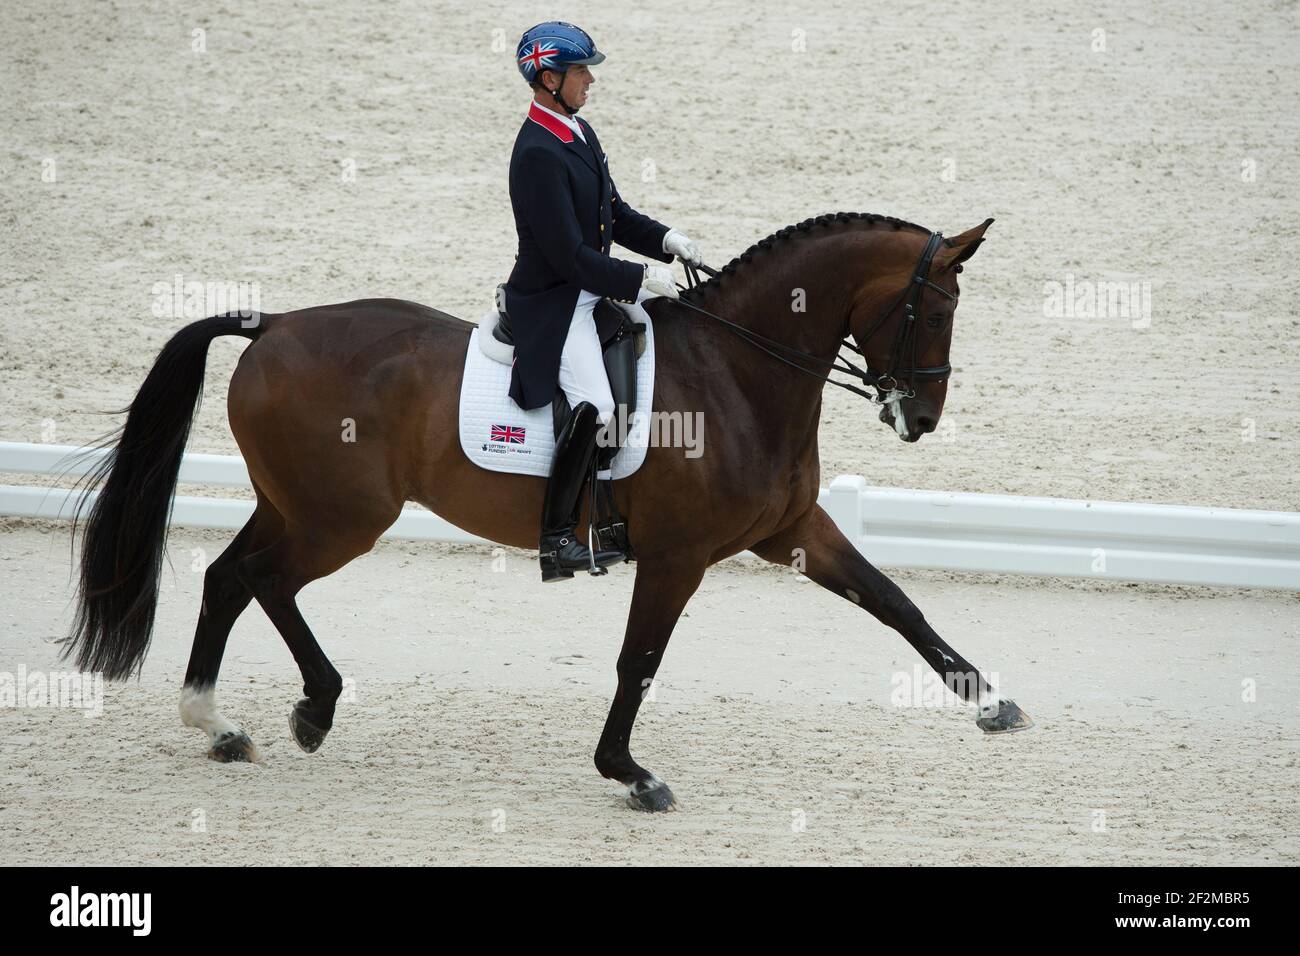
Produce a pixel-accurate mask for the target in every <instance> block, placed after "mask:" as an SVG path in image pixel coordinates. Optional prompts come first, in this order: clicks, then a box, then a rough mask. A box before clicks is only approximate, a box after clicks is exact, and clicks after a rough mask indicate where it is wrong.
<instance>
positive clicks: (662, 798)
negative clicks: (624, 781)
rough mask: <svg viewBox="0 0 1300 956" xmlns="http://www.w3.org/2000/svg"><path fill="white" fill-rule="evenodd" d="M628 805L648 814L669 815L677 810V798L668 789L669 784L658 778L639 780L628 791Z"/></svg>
mask: <svg viewBox="0 0 1300 956" xmlns="http://www.w3.org/2000/svg"><path fill="white" fill-rule="evenodd" d="M627 805H628V806H629V807H631V808H632V809H633V810H644V811H645V812H646V813H667V812H668V811H669V810H676V809H677V798H676V797H674V796H673V792H672V791H671V790H669V789H668V784H666V783H664V782H663V781H662V780H660V779H659V778H658V777H651V778H650V779H649V780H638V781H637V782H636V783H634V784H632V786H630V787H629V788H628V791H627Z"/></svg>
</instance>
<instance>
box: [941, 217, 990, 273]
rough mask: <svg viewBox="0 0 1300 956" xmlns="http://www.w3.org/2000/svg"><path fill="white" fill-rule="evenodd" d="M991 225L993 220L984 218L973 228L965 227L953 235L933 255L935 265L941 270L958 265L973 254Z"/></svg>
mask: <svg viewBox="0 0 1300 956" xmlns="http://www.w3.org/2000/svg"><path fill="white" fill-rule="evenodd" d="M991 225H993V220H992V219H985V220H984V221H983V222H982V223H980V224H979V225H978V226H976V227H975V228H974V229H967V230H966V231H965V232H963V233H962V234H961V235H960V236H953V237H952V238H951V239H949V240H948V242H947V243H945V244H944V246H943V248H942V249H940V250H939V252H938V253H937V254H936V255H935V257H934V262H935V265H936V266H938V267H939V270H940V271H941V272H942V271H946V270H948V269H951V268H952V267H953V266H956V265H960V264H961V263H963V262H965V261H966V260H967V259H969V258H970V257H971V256H973V255H975V250H976V249H978V248H979V247H980V244H981V243H982V242H983V241H984V232H985V230H987V229H988V227H989V226H991ZM949 243H950V244H949Z"/></svg>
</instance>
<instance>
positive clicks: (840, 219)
mask: <svg viewBox="0 0 1300 956" xmlns="http://www.w3.org/2000/svg"><path fill="white" fill-rule="evenodd" d="M848 222H864V223H866V224H867V225H870V226H874V225H881V224H883V225H887V226H893V227H894V228H895V229H917V230H919V231H921V232H929V231H930V230H929V229H926V228H925V227H924V226H918V225H917V224H916V223H914V222H907V221H905V220H903V219H895V218H894V217H893V216H881V215H877V214H876V213H871V212H828V213H825V214H823V215H820V216H814V217H813V218H811V219H805V220H804V221H803V222H799V223H795V224H794V225H792V226H785V227H783V228H781V229H778V230H777V231H776V232H774V233H772V234H771V235H770V236H766V237H764V238H762V239H760V240H758V242H756V243H754V244H753V245H752V246H750V247H749V248H748V249H746V250H745V251H744V252H742V253H741V254H740V255H738V256H736V258H734V259H732V260H731V261H730V262H728V263H727V264H726V265H725V266H723V267H722V268H721V269H720V270H718V274H717V275H716V276H714V277H712V278H710V279H708V280H707V281H705V282H701V283H700V284H699V285H697V286H695V287H694V288H692V289H690V290H689V291H687V292H683V293H682V296H683V297H684V298H687V299H696V298H698V297H699V296H700V295H702V294H703V293H705V292H707V291H709V290H710V289H714V288H716V287H717V286H718V283H719V282H720V281H721V280H722V277H723V276H729V275H735V274H736V272H737V271H738V270H739V267H740V266H741V265H742V264H747V263H749V262H751V261H752V260H753V258H754V254H755V253H756V252H758V251H760V250H768V249H771V248H773V247H774V246H777V245H779V244H784V243H786V242H788V241H790V240H791V239H792V238H794V237H796V236H799V235H805V234H808V233H811V232H812V231H813V230H814V229H816V228H817V227H818V226H833V225H835V224H837V223H848ZM945 242H946V240H945Z"/></svg>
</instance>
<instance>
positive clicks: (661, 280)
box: [641, 266, 677, 299]
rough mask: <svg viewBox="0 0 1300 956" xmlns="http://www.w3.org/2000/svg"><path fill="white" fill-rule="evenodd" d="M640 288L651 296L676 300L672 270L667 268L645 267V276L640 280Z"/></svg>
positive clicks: (675, 287)
mask: <svg viewBox="0 0 1300 956" xmlns="http://www.w3.org/2000/svg"><path fill="white" fill-rule="evenodd" d="M641 288H643V289H645V290H646V292H648V293H650V295H652V296H654V295H662V296H666V297H667V298H669V299H675V298H677V282H676V280H674V279H673V270H672V269H669V268H668V267H667V266H646V267H645V276H643V277H642V279H641Z"/></svg>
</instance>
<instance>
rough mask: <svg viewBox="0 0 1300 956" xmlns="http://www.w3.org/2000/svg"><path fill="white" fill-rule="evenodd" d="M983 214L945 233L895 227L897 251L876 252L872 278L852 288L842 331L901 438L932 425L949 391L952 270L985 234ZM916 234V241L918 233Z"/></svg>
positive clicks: (954, 301)
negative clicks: (977, 221)
mask: <svg viewBox="0 0 1300 956" xmlns="http://www.w3.org/2000/svg"><path fill="white" fill-rule="evenodd" d="M992 222H993V220H992V219H986V220H985V221H984V222H983V223H982V224H981V225H978V226H976V227H975V228H974V229H969V230H967V231H966V232H963V233H962V234H961V235H960V236H954V237H952V238H951V239H945V240H942V241H940V240H938V239H937V238H934V237H929V238H927V237H919V236H917V234H916V233H894V234H893V235H892V237H891V238H893V239H902V238H903V237H906V238H907V240H908V241H907V242H900V241H892V242H891V243H890V245H891V247H893V248H894V249H896V250H897V254H896V255H895V254H890V255H888V256H886V257H882V258H877V259H876V261H877V262H879V263H881V265H880V266H878V267H877V269H875V270H873V273H872V278H871V281H870V282H868V283H867V284H865V285H864V286H863V287H862V289H861V290H860V291H859V295H858V297H857V300H856V303H855V305H854V308H853V312H852V313H851V315H850V317H849V330H850V332H852V334H853V338H854V340H855V341H856V342H857V346H858V348H859V349H860V350H861V351H862V355H863V357H864V358H865V359H866V360H867V368H868V370H869V371H870V372H871V373H872V374H873V375H874V376H876V377H877V380H876V383H875V384H876V389H877V392H878V394H879V396H880V399H881V402H882V407H881V409H880V420H881V421H882V422H884V423H885V424H886V425H889V426H890V427H891V428H893V429H894V431H896V432H897V433H898V437H900V438H901V439H903V441H907V442H914V441H916V440H917V439H919V438H920V437H921V436H922V435H924V434H926V433H927V432H932V431H934V430H935V428H936V427H938V424H939V416H940V415H942V414H943V403H944V400H945V399H946V398H947V396H948V376H949V374H950V373H951V371H952V369H951V367H950V365H949V359H948V350H949V347H950V346H951V344H952V322H953V315H954V313H955V312H956V311H957V296H958V294H959V292H960V290H959V288H958V286H957V274H958V273H960V272H961V271H962V263H963V262H965V261H966V260H967V259H969V258H970V257H971V256H973V255H974V254H975V250H976V249H978V248H979V247H980V243H982V242H983V241H984V231H985V230H986V229H988V227H989V225H990V224H991V223H992ZM918 239H919V244H918V241H917V240H918Z"/></svg>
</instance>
